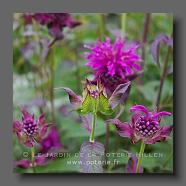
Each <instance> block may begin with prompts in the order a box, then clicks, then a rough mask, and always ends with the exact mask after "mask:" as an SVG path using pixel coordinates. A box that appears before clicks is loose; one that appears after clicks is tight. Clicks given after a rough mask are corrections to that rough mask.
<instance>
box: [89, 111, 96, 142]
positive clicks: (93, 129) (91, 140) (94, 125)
mask: <svg viewBox="0 0 186 186" xmlns="http://www.w3.org/2000/svg"><path fill="white" fill-rule="evenodd" d="M96 119H97V113H96V112H95V113H93V120H92V132H91V135H90V142H94V135H95V129H96Z"/></svg>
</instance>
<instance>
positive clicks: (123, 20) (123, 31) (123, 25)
mask: <svg viewBox="0 0 186 186" xmlns="http://www.w3.org/2000/svg"><path fill="white" fill-rule="evenodd" d="M126 18H127V13H122V14H121V36H122V38H125V36H126Z"/></svg>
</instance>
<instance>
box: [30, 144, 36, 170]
mask: <svg viewBox="0 0 186 186" xmlns="http://www.w3.org/2000/svg"><path fill="white" fill-rule="evenodd" d="M31 163H32V170H33V173H35V172H36V169H35V147H34V146H33V147H32V148H31Z"/></svg>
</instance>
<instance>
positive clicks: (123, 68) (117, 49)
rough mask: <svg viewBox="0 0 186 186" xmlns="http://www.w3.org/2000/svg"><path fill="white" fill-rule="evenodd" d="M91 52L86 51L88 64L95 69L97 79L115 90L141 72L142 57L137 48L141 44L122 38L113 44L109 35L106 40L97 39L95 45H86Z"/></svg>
mask: <svg viewBox="0 0 186 186" xmlns="http://www.w3.org/2000/svg"><path fill="white" fill-rule="evenodd" d="M86 47H87V48H88V49H90V50H91V52H88V53H85V58H86V59H87V60H88V61H89V62H88V63H87V64H86V65H87V66H90V67H91V68H92V69H93V70H94V71H95V79H96V80H98V79H99V80H101V83H102V84H103V85H104V86H105V87H106V88H107V90H109V91H110V92H113V91H114V90H115V88H116V87H117V86H118V85H119V84H123V83H126V82H128V81H130V80H132V79H134V78H135V77H137V73H139V72H141V71H142V69H141V64H140V63H141V62H142V59H141V57H140V56H139V55H138V54H137V52H136V50H137V49H138V48H139V44H136V43H132V44H130V45H129V44H127V43H126V41H123V40H122V39H121V38H117V39H116V41H115V43H114V44H111V42H110V39H109V38H108V37H107V38H106V40H105V41H104V42H101V41H99V40H98V41H97V43H96V44H95V46H86Z"/></svg>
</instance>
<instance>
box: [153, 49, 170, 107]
mask: <svg viewBox="0 0 186 186" xmlns="http://www.w3.org/2000/svg"><path fill="white" fill-rule="evenodd" d="M171 51H172V48H171V47H170V46H169V47H168V50H167V54H166V58H165V61H164V65H163V72H162V75H161V79H160V86H159V90H158V96H157V100H156V106H157V110H159V107H160V101H161V95H162V89H163V85H164V81H165V78H166V76H167V69H168V62H169V56H170V54H171Z"/></svg>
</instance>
